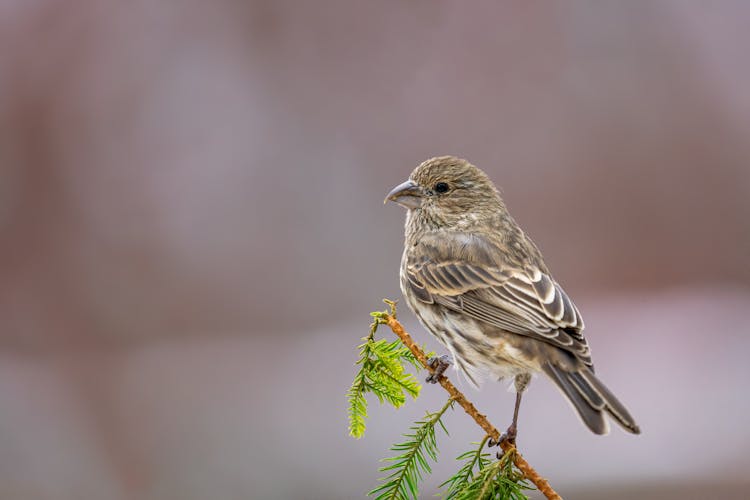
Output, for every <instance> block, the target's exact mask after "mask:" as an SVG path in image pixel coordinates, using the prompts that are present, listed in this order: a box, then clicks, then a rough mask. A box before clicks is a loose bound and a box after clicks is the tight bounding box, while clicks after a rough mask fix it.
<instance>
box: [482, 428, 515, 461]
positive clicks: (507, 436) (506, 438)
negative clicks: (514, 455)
mask: <svg viewBox="0 0 750 500" xmlns="http://www.w3.org/2000/svg"><path fill="white" fill-rule="evenodd" d="M517 435H518V429H517V428H516V426H515V425H511V426H510V427H508V430H507V431H505V432H503V433H502V435H501V436H500V439H498V440H497V441H495V440H494V439H492V438H489V439H488V440H487V447H488V448H492V447H493V446H500V445H502V444H503V443H509V444H511V445H513V446H515V445H516V436H517ZM502 455H503V454H502V452H499V451H498V452H497V458H501V457H502Z"/></svg>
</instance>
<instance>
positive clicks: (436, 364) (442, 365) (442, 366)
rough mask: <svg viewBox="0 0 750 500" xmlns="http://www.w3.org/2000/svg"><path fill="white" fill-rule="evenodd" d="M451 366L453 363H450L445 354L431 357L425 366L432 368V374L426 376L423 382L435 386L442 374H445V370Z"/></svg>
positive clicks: (448, 357)
mask: <svg viewBox="0 0 750 500" xmlns="http://www.w3.org/2000/svg"><path fill="white" fill-rule="evenodd" d="M451 364H453V362H452V361H451V358H450V356H448V355H447V354H443V355H442V356H433V357H431V358H430V359H428V360H427V366H429V367H430V368H432V370H433V372H432V373H430V374H429V375H427V378H426V379H424V380H425V382H427V383H430V384H437V383H438V382H439V381H440V377H442V376H443V373H445V370H447V369H448V367H449V366H450V365H451Z"/></svg>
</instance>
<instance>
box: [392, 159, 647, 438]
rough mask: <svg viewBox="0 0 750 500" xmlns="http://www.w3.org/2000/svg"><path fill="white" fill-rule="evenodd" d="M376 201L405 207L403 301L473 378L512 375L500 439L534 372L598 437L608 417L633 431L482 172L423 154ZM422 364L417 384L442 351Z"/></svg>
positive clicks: (576, 323) (438, 365)
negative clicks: (512, 396)
mask: <svg viewBox="0 0 750 500" xmlns="http://www.w3.org/2000/svg"><path fill="white" fill-rule="evenodd" d="M385 201H386V202H388V201H393V202H395V203H397V204H399V205H401V206H402V207H404V208H406V209H407V212H406V225H405V241H404V253H403V256H402V259H401V269H400V285H401V291H402V293H403V295H404V298H405V299H406V303H407V304H408V306H409V308H410V309H411V310H412V311H413V312H414V314H415V315H416V316H417V318H418V319H419V321H420V323H421V324H422V325H423V326H424V327H425V328H426V329H427V331H429V332H430V333H431V334H432V335H433V336H435V337H436V338H437V339H438V341H439V342H440V343H441V344H442V345H443V346H445V348H446V349H447V350H448V351H449V352H450V354H451V357H452V359H453V362H454V363H455V365H456V368H457V369H458V370H459V371H460V372H462V373H463V374H464V375H465V376H466V378H467V379H468V380H469V381H470V382H471V383H472V384H473V385H475V386H477V387H478V386H479V384H480V382H481V381H482V380H483V379H484V378H486V377H489V378H493V379H496V380H503V379H506V378H511V377H512V380H513V382H514V386H515V390H516V401H515V407H514V412H513V420H512V423H511V425H510V426H509V427H508V430H507V431H506V433H505V434H504V436H503V439H508V440H510V441H511V442H515V439H516V435H517V431H518V412H519V408H520V405H521V397H522V394H523V392H524V390H525V389H526V388H527V386H528V385H529V382H530V380H531V376H532V374H535V373H544V374H545V375H546V376H547V377H549V378H550V379H551V380H552V381H553V382H554V384H555V385H556V386H557V387H558V388H559V389H560V391H561V392H562V394H563V395H564V396H565V397H566V398H567V399H568V401H569V402H570V403H571V404H572V406H573V407H574V408H575V410H576V412H577V413H578V416H579V417H580V418H581V420H582V421H583V423H584V424H585V425H586V426H587V427H588V428H589V429H590V430H591V431H592V432H594V433H596V434H606V433H607V432H608V431H609V424H608V418H607V416H609V417H610V418H612V419H613V420H614V421H615V422H617V423H618V424H620V425H621V426H622V428H623V429H625V430H626V431H628V432H631V433H633V434H639V433H640V429H639V427H638V425H637V424H636V422H635V420H634V419H633V417H632V416H631V415H630V412H628V410H627V409H626V408H625V406H624V405H623V404H622V403H620V401H619V400H618V399H617V398H616V397H615V395H614V394H613V393H612V392H611V391H610V390H609V389H608V388H607V387H606V386H605V385H604V384H603V383H602V382H601V381H600V380H599V378H598V377H597V376H596V375H595V374H594V364H593V362H592V359H591V349H590V348H589V345H588V342H587V341H586V338H585V337H584V335H583V330H584V323H583V318H582V316H581V313H580V312H579V311H578V308H577V307H576V306H575V304H574V303H573V301H572V300H571V299H570V297H568V295H567V294H566V293H565V291H564V290H563V288H562V287H561V286H560V284H559V283H558V282H557V281H555V279H554V278H553V277H552V274H551V273H550V271H549V269H548V268H547V265H546V264H545V263H544V259H543V258H542V254H541V253H540V251H539V249H538V248H537V246H536V245H535V244H534V243H533V242H532V241H531V239H529V237H528V236H526V234H525V233H524V232H523V230H521V228H520V227H519V226H518V224H517V223H516V222H515V220H513V218H512V217H511V215H510V214H509V213H508V210H507V208H506V206H505V203H504V201H503V200H502V198H501V197H500V193H499V192H498V190H497V188H496V187H495V185H494V184H493V183H492V181H491V180H490V179H489V177H488V176H487V175H486V174H485V173H484V172H483V171H482V170H480V169H479V168H477V167H475V166H474V165H472V164H471V163H469V162H468V161H466V160H463V159H460V158H456V157H454V156H441V157H437V158H432V159H429V160H427V161H425V162H423V163H422V164H420V165H419V166H418V167H417V168H416V169H415V170H414V171H413V172H412V173H411V175H410V176H409V179H408V180H407V181H406V182H404V183H403V184H400V185H398V186H396V187H395V188H393V190H391V192H389V193H388V195H387V197H386V199H385ZM430 364H431V366H432V367H433V368H435V372H434V373H433V374H432V375H431V376H430V377H428V380H427V381H428V382H432V383H435V382H437V381H438V380H439V378H440V376H441V375H442V373H443V372H444V371H445V369H446V367H447V366H448V365H449V364H450V358H449V357H448V356H442V357H440V358H432V359H431V360H430Z"/></svg>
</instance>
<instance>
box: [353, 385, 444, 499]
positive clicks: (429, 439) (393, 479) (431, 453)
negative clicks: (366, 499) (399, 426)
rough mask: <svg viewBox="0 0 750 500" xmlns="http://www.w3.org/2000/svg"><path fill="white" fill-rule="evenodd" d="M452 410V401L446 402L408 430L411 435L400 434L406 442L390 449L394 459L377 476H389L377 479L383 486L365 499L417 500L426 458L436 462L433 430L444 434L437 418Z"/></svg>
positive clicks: (424, 472) (427, 467) (426, 467)
mask: <svg viewBox="0 0 750 500" xmlns="http://www.w3.org/2000/svg"><path fill="white" fill-rule="evenodd" d="M452 407H453V400H452V399H449V400H448V401H447V402H446V403H445V405H444V406H443V408H442V409H440V410H439V411H437V412H435V413H429V412H428V413H427V415H426V416H425V417H424V419H422V420H420V421H418V422H415V424H414V425H413V426H412V427H411V431H412V432H411V433H408V434H404V437H405V438H406V441H404V442H403V443H398V444H395V445H393V446H392V447H391V451H395V452H397V453H398V455H396V456H394V457H390V458H386V459H384V461H387V462H392V463H391V464H390V465H387V466H384V467H381V468H380V471H381V472H390V474H389V475H388V476H386V477H384V478H381V481H383V484H381V485H380V486H378V487H377V488H375V489H374V490H372V491H370V492H369V493H368V495H370V496H375V500H395V499H413V500H417V497H418V495H419V481H421V480H422V477H423V475H424V474H429V473H431V472H432V469H431V467H430V463H429V460H428V458H429V459H430V460H432V461H433V462H437V452H438V449H437V440H436V437H435V429H436V427H438V426H439V427H440V428H441V429H443V432H445V433H446V434H448V430H447V429H446V428H445V426H444V425H443V422H442V420H441V418H442V416H443V414H445V412H446V411H447V410H448V408H452Z"/></svg>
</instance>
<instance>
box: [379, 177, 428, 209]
mask: <svg viewBox="0 0 750 500" xmlns="http://www.w3.org/2000/svg"><path fill="white" fill-rule="evenodd" d="M389 201H393V202H395V203H398V204H399V205H401V206H402V207H405V208H419V207H421V206H422V189H421V188H420V187H419V186H418V185H417V184H415V183H414V182H412V181H411V180H408V181H406V182H404V183H403V184H399V185H398V186H396V187H395V188H393V189H391V192H390V193H388V196H386V197H385V200H383V203H388V202H389Z"/></svg>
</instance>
